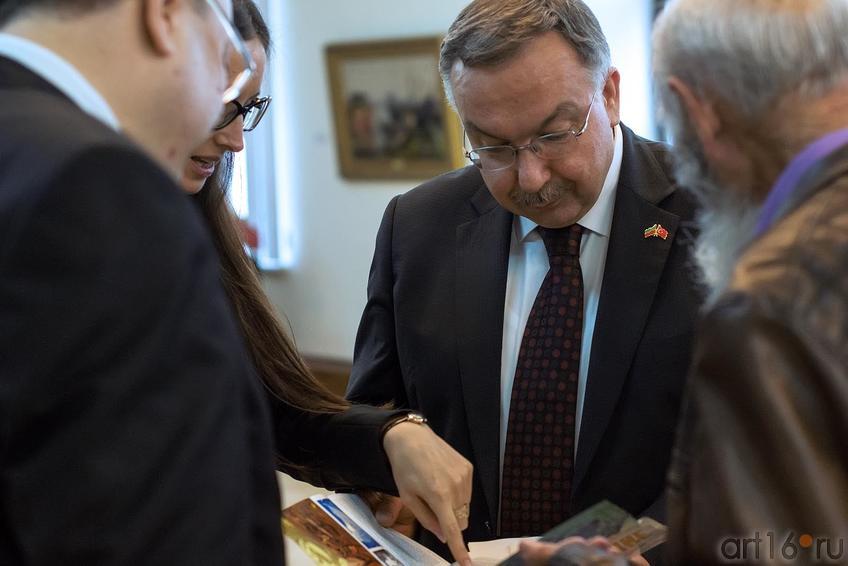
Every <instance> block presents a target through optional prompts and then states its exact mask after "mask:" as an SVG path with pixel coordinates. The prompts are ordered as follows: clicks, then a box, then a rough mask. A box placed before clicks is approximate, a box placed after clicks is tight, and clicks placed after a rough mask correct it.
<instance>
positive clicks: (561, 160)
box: [348, 0, 699, 551]
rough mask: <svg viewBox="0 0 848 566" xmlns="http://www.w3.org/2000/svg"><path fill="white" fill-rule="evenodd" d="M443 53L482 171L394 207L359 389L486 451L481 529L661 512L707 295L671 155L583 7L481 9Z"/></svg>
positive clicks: (371, 301) (462, 174) (477, 498)
mask: <svg viewBox="0 0 848 566" xmlns="http://www.w3.org/2000/svg"><path fill="white" fill-rule="evenodd" d="M493 38H496V40H495V39H493ZM440 65H441V71H442V75H443V78H444V81H445V86H446V89H447V91H448V93H449V96H450V98H451V99H452V102H453V103H454V105H455V107H456V109H457V111H458V113H459V116H460V118H461V119H462V122H463V124H464V126H465V129H466V132H467V135H468V139H469V141H470V144H471V150H470V151H469V154H468V156H469V158H470V159H471V161H472V162H473V164H474V165H475V166H476V167H475V166H469V167H467V168H465V169H461V170H459V171H455V172H453V173H449V174H447V175H444V176H442V177H439V178H437V179H434V180H432V181H429V182H428V183H425V184H424V185H422V186H421V187H419V188H417V189H415V190H413V191H411V192H409V193H407V194H405V195H402V196H400V197H397V198H395V199H394V200H393V201H392V202H391V203H390V204H389V206H388V209H387V210H386V213H385V216H384V218H383V223H382V225H381V227H380V231H379V234H378V236H377V247H376V251H375V255H374V262H373V265H372V269H371V276H370V279H369V288H368V303H367V306H366V308H365V312H364V314H363V317H362V323H361V326H360V330H359V334H358V337H357V343H356V355H355V360H354V367H353V373H352V376H351V382H350V386H349V390H348V393H349V397H350V398H351V399H352V400H356V401H361V402H369V403H374V404H379V403H386V402H393V403H395V404H396V405H398V406H408V407H410V408H414V409H415V410H418V411H420V412H422V413H423V414H424V415H425V416H427V418H429V419H430V422H431V423H432V426H433V428H434V430H436V432H438V433H439V434H440V435H442V436H443V437H444V438H445V439H447V440H448V441H449V442H450V443H451V444H452V445H453V446H454V447H456V448H457V449H458V450H459V451H460V452H461V453H462V454H464V455H465V456H466V457H468V458H469V459H470V460H471V461H472V462H473V463H474V466H475V490H474V496H473V498H472V501H471V506H470V515H471V518H470V521H469V529H468V531H467V532H466V534H467V536H468V539H469V540H481V539H489V538H493V537H499V536H500V537H503V536H523V535H538V534H541V533H542V532H544V531H545V530H547V529H549V528H551V527H553V526H555V525H556V524H557V523H559V522H561V521H562V520H564V519H566V518H567V517H568V516H570V515H572V514H574V513H576V512H578V511H580V510H582V509H584V508H586V507H588V506H590V505H592V504H594V503H597V502H598V501H600V500H603V499H609V500H611V501H613V502H614V503H616V504H618V505H620V506H622V507H624V508H625V509H627V510H628V511H630V512H631V513H633V514H636V515H641V514H649V515H653V516H655V517H659V518H662V515H663V513H662V509H663V502H662V493H663V484H664V477H665V471H666V467H667V465H668V462H669V457H670V451H671V447H672V442H673V437H674V430H675V422H676V419H677V416H678V410H679V403H680V398H681V394H682V389H683V382H684V376H685V372H686V369H687V365H688V363H689V358H690V349H691V344H690V343H691V336H692V326H693V320H694V318H695V315H696V312H697V308H698V300H699V295H698V293H697V292H696V291H695V284H694V282H693V279H692V274H691V272H690V270H689V269H688V267H689V263H690V255H689V246H688V244H689V236H688V235H687V233H686V232H687V230H686V224H687V222H688V221H689V220H690V219H691V217H692V214H693V205H692V203H691V201H690V200H689V199H688V198H687V196H686V195H684V194H681V193H680V192H678V191H677V190H675V186H674V185H673V182H672V181H671V179H670V178H669V173H668V171H669V163H668V159H667V150H666V147H665V146H663V145H661V144H657V143H652V142H648V141H646V140H643V139H641V138H639V137H637V136H635V135H634V134H633V133H632V132H631V131H630V130H629V129H627V128H626V127H624V126H621V125H620V124H619V74H618V71H617V70H616V69H615V68H613V67H611V65H610V60H609V48H608V46H607V43H606V40H605V38H604V36H603V33H602V31H601V30H600V26H599V25H598V22H597V20H596V19H595V17H594V15H593V14H592V13H591V11H590V10H589V9H588V8H587V7H586V6H585V5H584V4H583V3H582V2H579V1H574V0H560V1H554V2H535V1H532V2H531V1H528V0H506V1H492V0H477V1H475V2H472V3H471V4H470V5H469V6H468V7H467V8H466V9H465V10H464V11H463V12H462V13H461V14H460V16H459V17H458V18H457V20H456V21H455V22H454V24H453V25H452V26H451V29H450V31H449V33H448V35H447V37H446V39H445V41H444V43H443V46H442V53H441V63H440ZM457 513H458V514H464V513H465V510H464V509H457ZM427 542H428V544H431V545H432V546H433V547H434V548H439V545H438V543H437V542H436V541H433V540H432V539H430V540H427ZM440 550H442V551H443V550H444V549H443V548H440Z"/></svg>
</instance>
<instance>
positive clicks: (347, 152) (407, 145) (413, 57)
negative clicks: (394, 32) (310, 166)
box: [326, 37, 465, 179]
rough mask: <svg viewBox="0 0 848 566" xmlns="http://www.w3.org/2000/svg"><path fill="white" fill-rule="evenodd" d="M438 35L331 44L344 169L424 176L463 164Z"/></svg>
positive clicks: (377, 175)
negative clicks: (442, 73)
mask: <svg viewBox="0 0 848 566" xmlns="http://www.w3.org/2000/svg"><path fill="white" fill-rule="evenodd" d="M440 45H441V38H439V37H427V38H418V39H402V40H391V41H373V42H367V43H347V44H335V45H330V46H328V47H327V51H326V55H327V69H328V72H329V79H330V90H331V97H332V104H333V114H334V122H335V128H336V141H337V146H338V153H339V162H340V168H341V174H342V176H343V177H345V178H348V179H427V178H430V177H433V176H435V175H438V174H440V173H444V172H446V171H450V170H452V169H456V168H458V167H461V166H462V165H463V164H464V163H465V159H464V157H463V149H462V133H461V127H460V124H459V119H458V118H457V117H456V114H455V113H454V112H453V110H452V109H451V108H450V107H449V105H448V102H447V99H446V98H445V95H444V91H443V89H442V83H441V77H440V76H439V68H438V67H439V46H440Z"/></svg>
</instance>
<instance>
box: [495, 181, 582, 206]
mask: <svg viewBox="0 0 848 566" xmlns="http://www.w3.org/2000/svg"><path fill="white" fill-rule="evenodd" d="M573 185H574V183H564V182H551V183H548V184H546V185H545V186H544V187H542V189H541V190H539V191H536V192H527V191H522V190H521V189H520V188H518V187H513V189H512V190H511V191H510V192H509V198H510V200H511V201H512V202H513V204H515V205H516V206H518V207H520V208H530V207H536V206H545V205H546V204H548V203H551V202H553V201H555V200H557V199H559V198H560V197H562V196H563V195H564V194H565V193H566V192H568V190H569V189H571V188H572V187H573Z"/></svg>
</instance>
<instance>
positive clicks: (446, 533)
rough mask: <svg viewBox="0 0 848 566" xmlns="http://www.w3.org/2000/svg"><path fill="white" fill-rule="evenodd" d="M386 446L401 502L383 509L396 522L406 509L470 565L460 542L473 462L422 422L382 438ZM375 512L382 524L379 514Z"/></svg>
mask: <svg viewBox="0 0 848 566" xmlns="http://www.w3.org/2000/svg"><path fill="white" fill-rule="evenodd" d="M383 447H384V448H385V451H386V455H387V456H388V457H389V462H390V463H391V466H392V475H393V476H394V479H395V484H396V485H397V488H398V493H399V494H400V499H401V501H402V503H403V505H396V504H395V505H394V506H391V507H390V508H389V509H385V505H384V510H388V511H389V512H390V513H394V514H395V518H397V516H399V514H400V513H401V512H402V508H403V507H404V506H405V507H407V508H408V509H409V510H410V511H411V512H412V514H414V515H415V518H416V519H418V521H419V522H420V523H421V525H422V526H423V527H424V528H425V529H427V530H429V531H431V532H432V533H433V534H435V535H436V536H437V537H438V538H439V540H441V541H442V542H443V543H445V544H447V545H448V548H450V551H451V554H453V557H454V559H455V560H456V561H457V562H458V563H459V564H461V565H463V566H471V558H470V557H469V556H468V549H467V548H466V547H465V542H464V541H463V539H462V531H464V530H465V529H467V528H468V516H469V506H468V502H469V501H471V482H472V473H473V467H472V465H471V463H470V462H468V460H466V459H465V458H463V457H462V456H461V455H460V454H459V453H458V452H457V451H456V450H454V449H453V448H451V446H450V445H449V444H447V443H446V442H445V441H444V440H442V439H441V438H439V437H438V436H437V435H436V433H434V432H433V431H432V430H431V429H430V427H428V426H426V425H423V426H422V425H421V424H415V423H410V422H401V423H400V424H397V425H396V426H392V427H391V428H390V429H389V430H388V432H386V434H385V436H384V437H383ZM376 513H377V518H378V520H380V516H379V515H380V510H379V509H378V510H377V512H376ZM384 518H385V517H384ZM380 522H381V523H382V524H384V525H385V522H384V521H380Z"/></svg>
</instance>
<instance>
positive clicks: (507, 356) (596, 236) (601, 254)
mask: <svg viewBox="0 0 848 566" xmlns="http://www.w3.org/2000/svg"><path fill="white" fill-rule="evenodd" d="M614 132H615V145H614V147H615V149H614V151H613V157H612V162H611V163H610V168H609V171H608V172H607V176H606V179H605V180H604V186H603V188H602V189H601V194H600V195H599V196H598V200H597V201H596V202H595V204H594V206H592V208H591V209H589V212H587V213H586V214H585V215H584V216H583V218H581V219H580V220H578V221H577V223H578V224H580V225H581V226H583V228H585V230H584V232H583V238H582V240H581V242H580V267H581V270H582V271H583V340H582V342H581V351H580V371H579V374H578V384H577V415H576V421H575V427H576V428H575V433H574V440H575V442H574V453H575V456H576V454H577V442H578V441H579V437H580V422H581V419H582V416H583V399H584V397H585V395H586V378H587V376H588V374H589V359H590V354H591V352H592V333H593V332H594V329H595V319H596V317H597V315H598V302H599V301H600V297H601V284H602V283H603V279H604V266H605V265H606V260H607V246H608V244H609V235H610V227H611V226H612V212H613V208H614V206H615V192H616V187H617V186H618V178H619V175H620V173H621V155H622V151H623V143H622V139H621V128H620V127H619V126H616V127H615V129H614ZM536 226H537V224H536V223H535V222H533V221H532V220H530V219H528V218H525V217H523V216H516V217H515V220H514V221H513V229H512V240H511V242H510V245H509V271H508V273H507V279H506V300H505V302H504V325H503V344H502V346H503V349H502V352H501V430H500V471H501V476H503V460H504V449H505V447H506V430H507V425H508V424H509V403H510V399H511V397H512V383H513V381H514V380H515V367H516V364H517V363H518V352H519V350H520V349H521V339H522V338H523V336H524V326H525V325H526V324H527V319H528V317H529V316H530V311H531V309H532V308H533V303H534V302H535V300H536V294H537V293H538V292H539V288H540V287H541V286H542V281H543V280H544V279H545V275H546V274H547V273H548V269H549V267H550V265H549V264H548V254H547V252H546V251H545V243H544V242H543V241H542V237H541V235H540V234H539V232H538V231H537V230H536Z"/></svg>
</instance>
